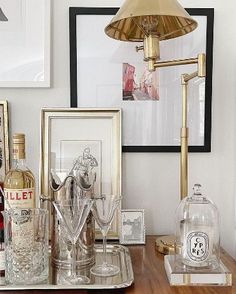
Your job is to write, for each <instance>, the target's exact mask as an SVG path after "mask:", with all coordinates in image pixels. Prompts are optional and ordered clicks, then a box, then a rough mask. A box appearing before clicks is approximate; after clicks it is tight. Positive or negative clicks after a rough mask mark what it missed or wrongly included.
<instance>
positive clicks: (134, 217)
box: [120, 209, 145, 244]
mask: <svg viewBox="0 0 236 294" xmlns="http://www.w3.org/2000/svg"><path fill="white" fill-rule="evenodd" d="M120 243H121V244H145V222H144V209H122V210H121V216H120Z"/></svg>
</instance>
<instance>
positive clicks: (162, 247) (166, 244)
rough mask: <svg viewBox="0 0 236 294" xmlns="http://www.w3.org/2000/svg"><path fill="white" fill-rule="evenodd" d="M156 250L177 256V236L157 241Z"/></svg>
mask: <svg viewBox="0 0 236 294" xmlns="http://www.w3.org/2000/svg"><path fill="white" fill-rule="evenodd" d="M155 248H156V250H157V251H158V252H160V253H162V254H168V255H170V254H175V236H174V235H168V236H161V237H158V238H157V239H156V246H155Z"/></svg>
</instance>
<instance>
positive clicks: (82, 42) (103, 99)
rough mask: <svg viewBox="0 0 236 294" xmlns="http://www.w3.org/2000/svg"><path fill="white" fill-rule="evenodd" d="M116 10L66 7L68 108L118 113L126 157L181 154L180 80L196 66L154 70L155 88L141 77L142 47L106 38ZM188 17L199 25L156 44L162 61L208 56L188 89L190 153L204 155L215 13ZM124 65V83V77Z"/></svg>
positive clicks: (195, 13) (207, 142) (206, 10)
mask: <svg viewBox="0 0 236 294" xmlns="http://www.w3.org/2000/svg"><path fill="white" fill-rule="evenodd" d="M117 10H118V9H117V8H111V7H106V8H97V7H96V8H93V7H70V49H71V59H70V61H71V106H72V107H122V111H123V121H124V123H123V132H122V137H123V151H124V152H163V151H168V152H169V151H171V152H173V151H174V152H176V151H180V135H179V134H180V128H181V121H182V117H181V113H182V101H181V97H182V88H181V74H183V73H192V72H194V71H196V65H194V64H192V65H191V64H190V65H185V66H175V67H165V68H160V69H157V70H156V73H157V76H156V77H155V80H154V82H153V81H151V79H150V76H149V77H145V72H147V69H145V67H146V66H147V64H146V63H144V62H143V52H141V51H140V52H138V53H137V52H135V46H136V45H137V46H138V45H140V43H135V42H119V41H117V40H114V39H111V38H109V37H108V36H107V35H106V34H105V33H104V28H105V27H106V26H107V25H108V24H109V22H110V21H111V19H112V17H113V15H115V14H116V12H117ZM188 12H189V13H190V15H192V16H193V17H194V19H196V21H197V22H198V27H197V29H196V30H194V31H193V32H191V34H187V35H184V36H182V37H181V38H174V39H171V40H166V41H163V42H160V52H161V60H160V61H167V60H174V59H186V58H196V57H197V55H198V54H199V53H206V72H207V78H206V80H205V79H196V80H194V81H193V82H191V83H189V87H188V90H189V99H188V102H189V107H188V116H189V118H190V119H189V123H188V125H189V130H190V132H189V146H190V147H189V150H190V151H204V152H205V151H210V146H211V145H210V143H211V140H210V135H211V127H210V126H211V88H212V52H213V50H212V47H213V46H212V44H213V19H214V17H213V16H214V12H213V10H212V9H211V8H204V9H197V8H192V9H188ZM94 27H96V34H94ZM91 35H93V38H92V39H91ZM94 44H96V46H94ZM126 65H128V68H129V71H128V77H127V76H124V69H125V68H126ZM91 68H93V71H91ZM101 68H102V71H101V70H100V69H101ZM143 74H144V76H143V77H142V75H143ZM125 83H126V85H125ZM91 84H92V85H93V86H92V87H91ZM126 90H127V91H126ZM125 91H126V93H125ZM134 92H136V93H134ZM154 97H155V99H154ZM157 97H158V99H157Z"/></svg>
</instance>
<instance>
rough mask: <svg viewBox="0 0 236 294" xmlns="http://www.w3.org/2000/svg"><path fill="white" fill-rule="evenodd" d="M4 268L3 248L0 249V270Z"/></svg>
mask: <svg viewBox="0 0 236 294" xmlns="http://www.w3.org/2000/svg"><path fill="white" fill-rule="evenodd" d="M4 270H5V250H0V271H4Z"/></svg>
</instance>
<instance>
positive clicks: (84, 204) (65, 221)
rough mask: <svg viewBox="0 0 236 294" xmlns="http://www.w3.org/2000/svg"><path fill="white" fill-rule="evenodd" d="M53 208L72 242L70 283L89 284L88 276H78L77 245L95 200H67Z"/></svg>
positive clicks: (55, 204)
mask: <svg viewBox="0 0 236 294" xmlns="http://www.w3.org/2000/svg"><path fill="white" fill-rule="evenodd" d="M52 203H53V206H54V208H55V210H56V212H57V216H58V219H59V221H61V224H62V226H63V228H64V231H65V236H64V237H66V238H68V240H69V241H70V242H71V245H72V249H71V267H72V269H71V275H70V276H69V283H70V284H72V285H76V284H88V283H89V282H90V279H89V278H88V277H86V276H82V275H77V273H76V243H77V241H78V239H79V236H80V233H81V231H82V229H83V226H84V224H85V221H86V219H87V217H88V215H89V212H90V210H91V207H92V205H93V200H92V199H90V198H87V197H83V198H78V199H74V200H67V201H65V202H64V203H58V202H56V201H53V202H52Z"/></svg>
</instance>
